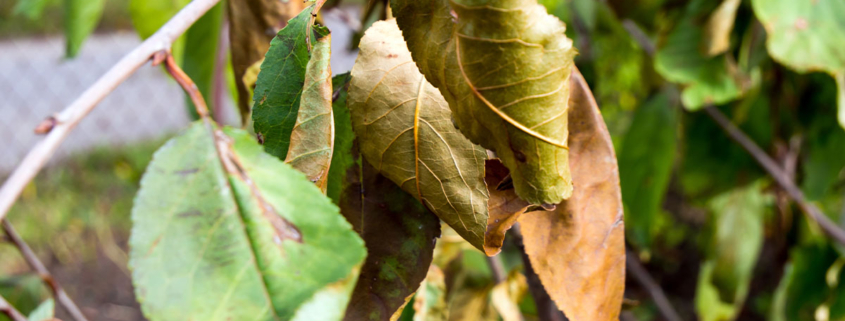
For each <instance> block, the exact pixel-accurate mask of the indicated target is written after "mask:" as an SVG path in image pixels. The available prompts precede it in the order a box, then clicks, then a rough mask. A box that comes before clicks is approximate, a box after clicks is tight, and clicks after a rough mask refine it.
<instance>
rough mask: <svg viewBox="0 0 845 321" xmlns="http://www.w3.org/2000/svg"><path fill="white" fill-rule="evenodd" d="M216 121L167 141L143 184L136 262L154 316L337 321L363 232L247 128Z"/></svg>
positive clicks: (137, 281)
mask: <svg viewBox="0 0 845 321" xmlns="http://www.w3.org/2000/svg"><path fill="white" fill-rule="evenodd" d="M209 129H210V126H209V127H206V126H203V124H202V123H195V124H193V125H192V126H191V127H190V128H189V129H188V130H187V131H186V132H184V133H183V134H181V135H180V136H178V137H176V138H174V139H172V140H171V141H169V142H168V143H167V144H165V145H164V146H163V147H162V148H161V149H160V150H159V151H158V152H156V154H155V156H154V159H153V161H152V163H150V165H149V167H148V169H147V172H146V174H145V175H144V178H143V179H142V181H141V190H140V191H139V193H138V195H137V197H136V199H135V204H134V207H133V210H132V219H133V228H132V236H131V238H130V246H131V249H132V250H131V253H130V266H131V268H132V270H133V282H134V285H135V289H136V295H137V296H138V298H139V301H140V302H141V303H142V308H143V311H144V314H145V316H146V317H147V318H149V319H150V320H291V319H295V320H296V319H297V318H302V317H304V316H305V317H315V316H316V318H317V319H319V320H339V319H340V318H341V317H342V311H343V310H344V309H345V306H346V303H347V301H348V299H349V294H350V293H351V291H352V288H353V286H354V283H355V281H356V278H357V275H358V273H357V271H358V269H359V268H360V264H361V263H362V262H363V260H364V256H365V255H366V252H365V250H364V246H363V242H362V241H361V239H360V238H358V236H357V235H355V233H354V231H352V229H351V228H350V226H349V224H348V223H347V222H346V221H345V220H344V219H343V218H342V217H341V216H340V215H339V213H338V209H337V207H336V206H334V205H332V204H331V202H330V201H329V200H328V198H326V197H325V196H323V195H321V193H320V191H319V190H318V189H317V188H316V187H315V186H314V184H311V183H310V182H308V181H307V180H306V179H305V178H304V177H303V176H302V174H300V173H298V172H297V171H295V170H293V169H292V168H290V167H289V166H288V165H285V164H283V163H282V162H280V161H279V160H278V159H276V158H275V157H272V156H270V155H267V154H265V153H264V152H263V151H262V148H261V146H259V145H258V144H256V143H255V142H254V139H253V138H252V137H250V136H249V135H248V134H247V133H246V132H243V131H239V130H227V131H226V133H225V134H224V133H223V132H222V131H220V130H213V131H214V134H212V133H211V130H209ZM229 137H231V138H229ZM215 144H217V148H215ZM218 151H219V153H218ZM315 310H316V311H317V312H319V313H317V314H310V313H315V312H314V311H315ZM327 314H328V315H327Z"/></svg>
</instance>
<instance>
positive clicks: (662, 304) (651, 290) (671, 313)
mask: <svg viewBox="0 0 845 321" xmlns="http://www.w3.org/2000/svg"><path fill="white" fill-rule="evenodd" d="M625 265H627V266H628V272H631V274H632V275H633V276H634V279H636V280H637V282H639V283H640V285H642V286H643V288H644V289H645V290H646V291H647V292H648V294H649V295H650V296H651V298H652V299H653V300H654V304H655V305H657V309H658V310H660V314H662V315H663V317H664V318H666V320H668V321H681V320H683V319H681V316H680V315H678V312H677V311H675V308H673V307H672V303H670V302H669V298H667V297H666V293H664V292H663V289H662V288H661V287H660V284H657V282H656V281H654V278H652V277H651V275H650V274H648V270H646V268H645V267H644V266H643V264H642V263H640V259H639V258H638V257H637V254H636V253H633V252H631V251H627V259H626V260H625Z"/></svg>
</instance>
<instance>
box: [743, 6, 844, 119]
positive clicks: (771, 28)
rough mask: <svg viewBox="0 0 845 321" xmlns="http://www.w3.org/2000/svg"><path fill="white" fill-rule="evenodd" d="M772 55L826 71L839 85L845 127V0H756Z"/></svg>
mask: <svg viewBox="0 0 845 321" xmlns="http://www.w3.org/2000/svg"><path fill="white" fill-rule="evenodd" d="M751 4H752V5H753V7H754V13H755V14H756V15H757V18H758V19H760V22H761V23H763V26H764V27H765V28H766V33H767V36H766V39H767V40H766V47H767V48H768V51H769V54H770V55H772V58H774V59H775V60H777V61H778V62H780V63H782V64H784V65H787V66H789V67H790V68H793V69H795V70H796V71H798V72H810V71H824V72H827V73H830V74H831V75H833V76H834V77H835V78H836V81H837V84H838V85H839V124H840V125H841V126H842V127H845V41H842V39H845V19H843V17H842V15H843V13H845V2H843V1H841V0H814V1H793V0H753V1H751Z"/></svg>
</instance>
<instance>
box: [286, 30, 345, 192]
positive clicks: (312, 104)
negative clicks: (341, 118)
mask: <svg viewBox="0 0 845 321" xmlns="http://www.w3.org/2000/svg"><path fill="white" fill-rule="evenodd" d="M313 30H314V31H315V33H316V34H317V41H316V43H315V44H314V47H313V49H312V50H311V59H310V60H308V65H307V66H306V67H305V83H304V85H303V88H302V98H301V99H300V101H299V102H300V103H299V112H298V113H297V116H296V125H294V126H293V131H292V132H291V135H290V147H289V149H288V153H287V158H286V159H285V163H288V164H290V165H291V166H293V168H295V169H297V170H299V171H300V172H303V173H305V176H306V177H308V179H309V180H311V181H312V182H314V183H315V184H317V187H319V188H320V190H322V191H323V193H324V194H325V193H326V188H327V183H328V177H329V167H330V166H331V161H332V151H333V149H334V147H333V145H334V116H333V115H332V69H331V66H329V61H330V58H331V34H330V33H329V30H328V29H326V28H325V27H319V26H315V27H314V28H313Z"/></svg>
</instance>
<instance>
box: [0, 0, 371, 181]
mask: <svg viewBox="0 0 845 321" xmlns="http://www.w3.org/2000/svg"><path fill="white" fill-rule="evenodd" d="M324 19H325V21H326V24H327V25H328V26H329V28H330V29H331V30H332V49H333V50H332V71H333V72H335V73H342V72H346V71H348V70H350V69H351V68H352V65H353V64H354V62H355V57H356V53H355V52H348V50H346V49H347V48H348V47H349V39H350V38H351V32H352V31H351V30H349V27H348V26H347V25H346V24H344V23H343V22H341V19H340V17H339V15H337V14H336V13H333V12H326V13H325V17H324ZM139 43H140V40H139V39H138V37H137V36H136V35H135V34H134V33H133V32H117V33H110V34H98V35H94V36H92V37H91V38H90V39H89V40H88V41H87V42H86V43H85V46H84V47H83V49H82V51H81V53H80V55H79V56H78V57H77V58H75V59H72V60H64V59H63V58H62V57H63V54H64V40H63V39H62V38H61V37H49V38H34V39H16V40H5V41H0V176H3V175H4V173H8V172H9V171H11V170H12V169H14V167H15V166H17V164H18V162H20V161H21V159H23V157H24V156H25V155H26V153H27V151H29V149H30V148H31V147H32V146H33V144H35V143H36V142H37V141H38V140H39V137H37V136H36V135H35V134H33V132H32V131H33V128H35V126H36V125H37V124H38V123H39V122H40V121H41V120H43V119H44V118H45V117H47V116H49V115H51V114H53V113H56V112H58V111H60V110H61V109H63V108H64V107H65V106H67V105H68V104H69V103H70V102H72V101H73V100H74V99H76V98H77V97H78V96H79V94H81V93H82V92H83V91H84V90H85V89H86V88H88V86H90V85H91V84H92V83H93V82H94V81H95V80H96V79H97V78H98V77H100V76H101V75H102V74H104V73H105V72H106V71H107V70H108V69H109V68H110V67H111V66H112V65H113V64H114V63H116V62H117V61H118V60H119V59H120V58H121V57H123V55H125V54H126V53H127V52H129V51H130V50H132V49H133V48H134V47H135V46H137V45H138V44H139ZM183 99H184V98H183V94H182V92H181V89H180V88H179V87H178V86H177V85H176V84H175V82H173V81H172V80H170V79H168V77H167V76H166V75H165V74H164V73H163V72H162V71H161V70H160V69H159V68H152V67H149V66H147V67H142V68H141V69H140V70H139V71H138V72H137V73H136V74H135V75H133V76H132V77H131V78H129V79H128V80H126V82H124V83H123V84H122V85H120V86H119V87H118V88H117V89H116V90H115V91H114V92H113V93H112V94H111V95H109V96H108V97H106V99H105V100H103V102H102V103H100V105H99V106H97V108H95V109H94V111H93V112H92V113H91V114H90V115H88V117H86V118H85V119H84V120H83V121H82V122H81V123H80V124H79V126H78V127H77V128H76V129H75V130H74V131H73V132H72V133H71V134H70V136H69V137H68V139H67V140H66V141H65V142H64V143H63V144H62V146H61V147H60V148H59V151H58V152H57V154H56V159H55V160H54V161H53V163H55V162H56V161H58V160H61V159H62V158H64V157H67V156H68V155H70V154H73V153H77V152H80V151H84V150H87V149H90V148H92V147H94V146H101V145H110V146H113V145H124V144H130V143H132V142H134V141H138V140H144V139H151V138H157V137H161V136H163V135H168V134H172V133H174V132H176V131H178V130H179V129H181V128H184V127H185V125H186V124H187V123H188V118H187V114H186V113H185V106H184V100H183ZM227 101H229V100H227ZM229 102H230V101H229ZM224 114H225V115H224V119H226V120H227V122H228V123H236V122H237V116H236V115H235V110H234V107H233V106H231V105H230V108H225V113H224Z"/></svg>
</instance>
